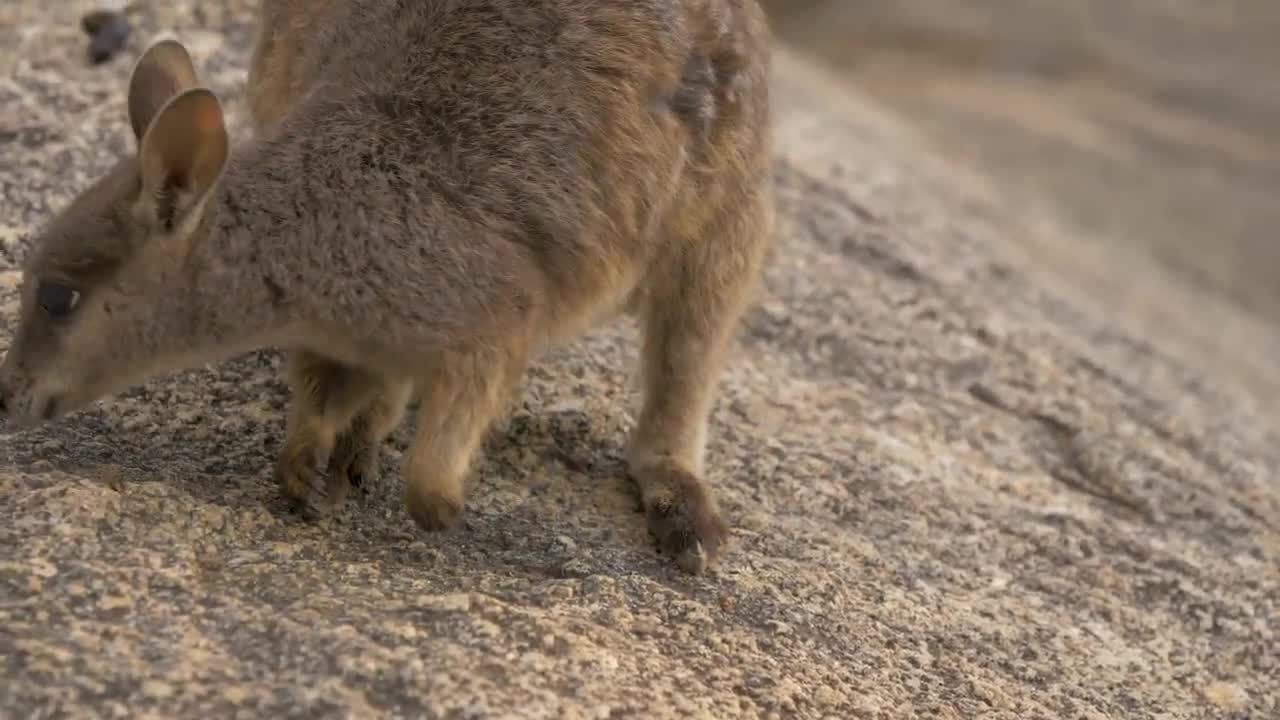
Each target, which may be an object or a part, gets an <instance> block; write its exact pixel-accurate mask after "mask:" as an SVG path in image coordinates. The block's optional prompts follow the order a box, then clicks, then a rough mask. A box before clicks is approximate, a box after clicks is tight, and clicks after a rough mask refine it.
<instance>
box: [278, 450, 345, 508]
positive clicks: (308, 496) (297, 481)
mask: <svg viewBox="0 0 1280 720" xmlns="http://www.w3.org/2000/svg"><path fill="white" fill-rule="evenodd" d="M275 474H276V482H277V483H279V485H280V492H281V493H282V494H283V495H284V496H285V498H287V499H288V500H289V501H290V502H291V503H292V504H293V505H294V507H295V508H297V509H298V510H299V511H301V512H302V513H303V514H304V515H306V516H308V517H314V516H316V515H319V514H323V513H326V512H329V511H331V510H333V509H334V508H336V507H338V506H339V505H341V504H342V502H343V501H344V500H346V497H347V488H348V483H347V479H346V477H345V476H339V475H335V474H332V473H322V472H320V470H319V469H318V463H316V462H315V459H314V457H313V454H312V453H311V452H306V451H294V452H290V451H286V452H285V453H282V454H281V456H280V459H279V460H278V461H277V462H276V473H275Z"/></svg>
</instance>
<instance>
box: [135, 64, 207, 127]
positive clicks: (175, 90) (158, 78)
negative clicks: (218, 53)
mask: <svg viewBox="0 0 1280 720" xmlns="http://www.w3.org/2000/svg"><path fill="white" fill-rule="evenodd" d="M195 86H196V69H195V66H194V65H192V64H191V56H190V55H188V54H187V49H186V48H184V47H183V46H182V44H181V43H179V42H178V41H177V40H161V41H160V42H157V43H155V44H154V45H152V46H151V47H149V48H147V50H146V52H144V53H142V57H140V58H138V62H137V64H136V65H134V66H133V74H132V75H131V76H130V77H129V124H130V125H132V126H133V136H134V137H135V138H137V139H138V142H139V143H141V142H142V136H143V135H145V134H146V132H147V128H148V127H149V126H150V125H151V120H152V119H153V118H154V117H155V116H156V113H157V112H159V111H160V108H162V107H164V104H165V103H167V102H169V100H170V99H172V98H173V97H174V96H175V95H177V94H179V93H181V92H183V91H185V90H189V89H191V88H193V87H195Z"/></svg>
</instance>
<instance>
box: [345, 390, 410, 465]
mask: <svg viewBox="0 0 1280 720" xmlns="http://www.w3.org/2000/svg"><path fill="white" fill-rule="evenodd" d="M412 390H413V385H412V384H410V383H408V382H388V383H387V385H386V387H385V388H384V389H383V390H382V391H380V392H377V393H376V394H375V395H374V397H373V400H372V401H371V402H370V403H369V405H368V406H367V407H366V408H365V409H364V410H363V411H361V412H360V413H358V414H357V415H356V416H355V418H354V419H353V420H352V421H351V425H350V426H349V427H348V428H347V429H346V430H343V431H341V432H339V433H338V436H337V439H336V440H335V441H334V447H333V453H332V455H330V458H329V477H330V480H331V481H332V480H333V478H335V477H336V478H345V479H346V481H347V483H348V484H349V485H351V486H353V487H360V488H365V489H368V488H369V487H371V486H372V485H373V483H374V482H376V481H377V478H378V475H379V473H380V471H381V460H382V443H383V442H384V441H385V440H386V439H387V436H388V435H390V434H391V433H392V432H393V431H394V430H395V429H396V427H397V426H398V425H399V424H400V421H401V420H402V419H403V418H404V410H405V406H406V405H408V403H409V398H410V395H411V394H412Z"/></svg>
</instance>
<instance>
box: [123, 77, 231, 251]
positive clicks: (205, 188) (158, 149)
mask: <svg viewBox="0 0 1280 720" xmlns="http://www.w3.org/2000/svg"><path fill="white" fill-rule="evenodd" d="M140 145H141V146H140V147H139V149H138V169H139V172H140V173H141V180H142V189H143V195H144V198H146V199H147V200H154V201H155V203H156V205H155V213H156V219H157V220H159V221H161V222H162V223H163V224H164V226H165V227H166V228H167V229H172V228H173V226H174V225H176V224H178V223H179V222H181V220H182V219H183V218H182V216H183V215H185V214H186V213H187V212H189V211H191V210H192V209H193V208H194V207H196V206H197V205H198V204H199V203H200V202H201V201H202V200H203V199H204V197H205V195H207V194H208V192H209V190H211V189H212V188H213V186H214V185H215V184H216V183H217V182H218V178H219V177H221V176H222V171H223V169H224V168H225V167H226V164H227V154H228V150H229V148H228V139H227V129H226V125H225V123H224V120H223V115H222V105H221V104H220V103H219V102H218V98H217V97H216V96H214V94H213V93H212V92H211V91H210V90H208V89H206V88H191V89H190V90H186V91H184V92H182V93H180V94H178V95H177V96H176V97H174V98H173V99H172V100H170V101H169V102H168V103H166V104H165V105H164V107H162V108H161V109H160V111H159V112H158V113H157V114H156V117H155V119H154V120H152V121H151V124H150V127H148V129H147V131H146V133H145V134H144V135H143V136H142V141H141V143H140Z"/></svg>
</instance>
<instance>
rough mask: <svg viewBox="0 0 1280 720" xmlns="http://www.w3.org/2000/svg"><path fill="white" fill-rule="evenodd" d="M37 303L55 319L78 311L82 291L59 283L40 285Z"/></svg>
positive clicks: (37, 290)
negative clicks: (77, 305)
mask: <svg viewBox="0 0 1280 720" xmlns="http://www.w3.org/2000/svg"><path fill="white" fill-rule="evenodd" d="M36 302H38V303H40V307H41V308H44V311H45V312H47V313H49V314H50V315H52V316H53V317H61V316H63V315H66V314H67V313H69V312H71V311H72V310H75V309H76V303H78V302H80V291H79V290H76V289H75V288H73V287H69V286H67V285H59V284H57V283H40V287H38V288H36Z"/></svg>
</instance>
